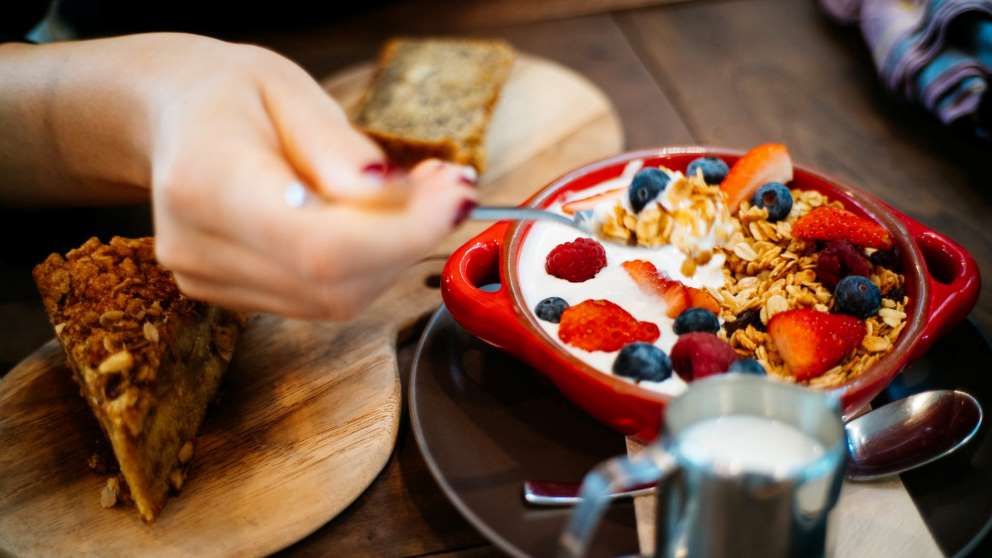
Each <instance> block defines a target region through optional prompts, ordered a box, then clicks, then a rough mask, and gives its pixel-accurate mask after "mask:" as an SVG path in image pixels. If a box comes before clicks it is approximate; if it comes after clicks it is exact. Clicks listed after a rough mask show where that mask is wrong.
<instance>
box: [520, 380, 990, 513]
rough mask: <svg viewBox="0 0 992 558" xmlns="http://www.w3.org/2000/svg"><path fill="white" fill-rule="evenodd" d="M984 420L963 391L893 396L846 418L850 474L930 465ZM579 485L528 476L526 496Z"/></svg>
mask: <svg viewBox="0 0 992 558" xmlns="http://www.w3.org/2000/svg"><path fill="white" fill-rule="evenodd" d="M981 424H982V406H981V405H980V404H979V403H978V401H977V400H976V399H975V398H974V397H972V396H971V395H969V394H967V393H965V392H963V391H957V390H935V391H925V392H923V393H918V394H916V395H913V396H911V397H907V398H905V399H900V400H899V401H893V402H892V403H889V404H887V405H885V406H882V407H879V408H877V409H874V410H872V411H869V412H867V413H865V414H863V415H861V416H859V417H858V418H856V419H854V420H852V421H850V422H848V423H847V425H846V429H847V450H848V451H847V472H846V477H847V479H848V480H851V481H868V480H874V479H878V478H882V477H887V476H890V475H896V474H899V473H903V472H906V471H909V470H910V469H915V468H917V467H920V466H923V465H926V464H927V463H931V462H933V461H936V460H937V459H940V458H941V457H944V456H946V455H949V454H951V453H953V452H954V451H955V450H957V449H958V448H960V447H961V446H963V445H965V444H966V443H968V441H969V440H971V439H972V438H973V437H974V436H975V434H976V433H977V432H978V428H979V427H980V426H981ZM579 487H580V485H579V484H578V483H561V482H544V481H526V482H524V499H525V500H526V501H527V502H528V503H530V504H534V505H538V506H571V505H574V504H577V503H578V502H579V497H578V494H579ZM653 492H654V485H646V486H639V487H635V488H634V489H633V490H628V491H624V492H617V493H614V494H613V497H614V498H624V497H633V496H642V495H645V494H651V493H653Z"/></svg>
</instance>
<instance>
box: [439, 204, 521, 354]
mask: <svg viewBox="0 0 992 558" xmlns="http://www.w3.org/2000/svg"><path fill="white" fill-rule="evenodd" d="M509 228H510V222H509V221H503V222H499V223H496V224H495V225H493V226H491V227H489V228H488V229H486V230H485V231H483V232H482V233H480V234H479V235H478V236H476V237H475V238H473V239H472V240H469V241H468V242H466V243H465V244H463V245H462V246H461V247H460V248H459V249H458V250H456V251H455V252H454V253H453V254H451V257H450V258H448V262H447V263H446V264H445V266H444V271H443V272H442V274H441V277H442V279H441V296H442V297H443V298H444V304H445V306H446V307H447V308H448V311H449V312H451V315H452V316H454V318H455V320H456V321H457V322H458V323H459V324H461V326H462V327H464V328H465V329H467V330H468V331H469V332H471V333H472V334H473V335H475V336H476V337H479V338H480V339H482V340H483V341H485V342H487V343H489V344H491V345H494V346H496V347H499V348H501V349H507V350H509V351H510V352H513V353H516V352H517V351H514V349H515V348H519V345H520V343H521V340H522V339H523V337H526V335H527V334H526V332H525V331H524V329H523V327H522V325H521V324H520V317H518V316H517V313H516V311H515V309H514V303H513V297H512V296H511V295H510V289H509V287H508V286H507V284H506V280H505V278H506V275H505V270H503V269H502V264H501V262H502V260H503V258H502V252H503V244H504V242H505V239H506V234H507V231H508V230H509ZM496 282H499V283H500V287H499V290H496V291H487V290H482V289H480V288H479V287H481V286H483V285H485V284H487V283H496Z"/></svg>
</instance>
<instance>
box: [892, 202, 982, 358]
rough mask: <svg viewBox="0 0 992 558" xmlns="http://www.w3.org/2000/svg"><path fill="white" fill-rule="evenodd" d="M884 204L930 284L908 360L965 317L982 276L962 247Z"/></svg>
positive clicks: (920, 352)
mask: <svg viewBox="0 0 992 558" xmlns="http://www.w3.org/2000/svg"><path fill="white" fill-rule="evenodd" d="M883 203H884V202H883ZM885 205H886V207H887V208H888V209H889V211H891V212H892V213H893V214H894V215H895V216H896V217H898V218H899V220H900V221H902V222H903V223H904V224H905V225H906V228H907V229H908V230H909V234H910V235H911V236H912V238H913V241H914V242H915V243H916V245H917V246H918V247H919V248H920V252H922V253H923V260H924V264H925V266H926V269H925V272H926V279H927V282H929V283H930V299H929V300H928V301H927V323H926V326H925V327H924V328H923V333H922V334H920V339H919V341H917V343H916V345H915V346H914V347H913V353H912V354H911V355H910V358H911V359H916V358H918V357H920V356H923V354H924V353H926V352H927V350H928V349H930V346H931V345H933V342H934V341H936V340H937V338H938V337H939V336H940V335H942V334H943V333H944V332H945V331H947V329H948V328H949V327H950V326H952V325H954V324H956V323H957V322H959V321H961V320H962V319H964V317H965V316H967V315H968V312H970V311H971V309H972V308H973V307H974V306H975V303H976V302H977V301H978V293H979V291H980V290H981V283H982V280H981V275H980V274H979V271H978V265H977V264H976V263H975V259H974V258H973V257H972V256H971V254H970V253H968V250H966V249H965V248H964V247H963V246H961V245H960V244H958V243H957V242H955V241H953V240H951V239H950V238H948V237H946V236H944V235H942V234H940V233H938V232H936V231H933V230H931V229H929V228H927V227H926V226H925V225H923V224H922V223H920V222H919V221H917V220H915V219H913V218H912V217H910V216H908V215H906V214H904V213H902V212H901V211H899V210H897V209H895V208H893V207H892V206H890V205H888V204H885Z"/></svg>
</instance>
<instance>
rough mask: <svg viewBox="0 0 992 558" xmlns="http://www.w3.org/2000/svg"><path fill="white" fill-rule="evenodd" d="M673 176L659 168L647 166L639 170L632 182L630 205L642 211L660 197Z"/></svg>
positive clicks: (635, 209) (636, 210)
mask: <svg viewBox="0 0 992 558" xmlns="http://www.w3.org/2000/svg"><path fill="white" fill-rule="evenodd" d="M669 181H671V177H669V176H668V173H666V172H665V171H663V170H661V169H658V168H654V167H652V168H647V169H641V170H639V171H637V174H635V175H634V180H632V181H631V182H630V207H631V208H633V210H634V211H635V212H638V213H640V211H641V210H642V209H644V206H645V205H647V204H648V203H649V202H650V201H651V200H653V199H655V198H657V197H658V194H661V193H662V192H664V191H665V188H666V187H668V183H669Z"/></svg>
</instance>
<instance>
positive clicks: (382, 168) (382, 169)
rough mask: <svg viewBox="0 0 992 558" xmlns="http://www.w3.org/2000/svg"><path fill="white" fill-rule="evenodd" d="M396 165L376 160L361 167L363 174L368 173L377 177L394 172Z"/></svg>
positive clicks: (383, 176)
mask: <svg viewBox="0 0 992 558" xmlns="http://www.w3.org/2000/svg"><path fill="white" fill-rule="evenodd" d="M396 170H397V167H396V166H395V165H393V164H392V163H390V162H388V161H376V162H375V163H369V164H367V165H365V166H364V167H362V173H363V174H369V175H372V176H376V177H379V178H385V177H386V176H387V175H388V174H390V173H393V172H396Z"/></svg>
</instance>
